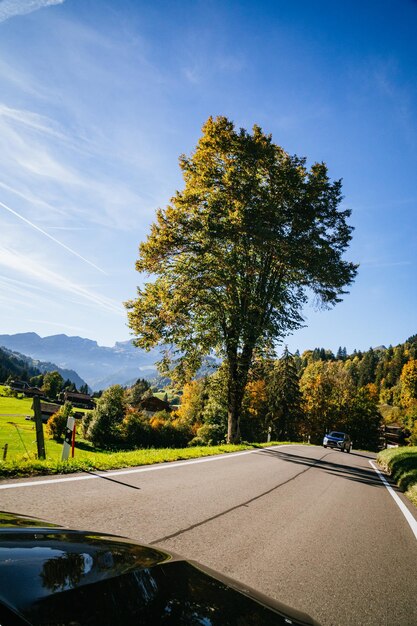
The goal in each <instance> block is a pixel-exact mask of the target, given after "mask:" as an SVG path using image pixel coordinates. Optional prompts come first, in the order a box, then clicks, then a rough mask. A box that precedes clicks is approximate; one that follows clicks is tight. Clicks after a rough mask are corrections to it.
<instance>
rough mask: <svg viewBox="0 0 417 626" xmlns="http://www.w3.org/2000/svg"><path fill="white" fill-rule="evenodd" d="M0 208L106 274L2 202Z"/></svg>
mask: <svg viewBox="0 0 417 626" xmlns="http://www.w3.org/2000/svg"><path fill="white" fill-rule="evenodd" d="M0 206H1V207H3V209H5V210H6V211H9V213H11V214H12V215H14V216H15V217H18V218H19V219H20V220H22V221H23V222H25V224H28V225H29V226H31V227H32V228H33V229H35V230H37V231H38V232H39V233H41V234H42V235H44V236H45V237H48V239H50V240H51V241H53V242H54V243H56V244H58V245H59V246H61V247H62V248H64V249H65V250H67V252H70V253H71V254H73V255H74V256H76V257H77V258H79V259H81V260H82V261H84V263H88V265H91V267H94V268H95V269H96V270H98V271H99V272H102V273H103V274H105V273H106V272H105V271H104V270H102V269H101V268H100V267H98V265H96V264H95V263H92V262H91V261H89V260H88V259H86V258H85V257H83V256H81V254H78V252H76V251H75V250H73V249H72V248H70V247H69V246H67V245H65V243H62V241H59V239H56V237H53V236H52V235H50V234H49V233H47V232H46V231H45V230H43V228H40V227H39V226H36V224H34V223H33V222H31V221H30V220H28V219H26V217H23V215H21V214H20V213H18V212H17V211H15V210H14V209H12V208H10V207H9V206H7V204H4V202H1V201H0Z"/></svg>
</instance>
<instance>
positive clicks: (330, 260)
mask: <svg viewBox="0 0 417 626" xmlns="http://www.w3.org/2000/svg"><path fill="white" fill-rule="evenodd" d="M180 168H181V170H182V172H183V177H184V182H185V185H184V189H183V190H182V191H177V192H176V194H175V196H174V197H173V198H172V200H171V203H170V204H169V205H168V206H167V208H166V209H159V210H158V212H157V216H156V221H155V223H154V224H153V225H152V227H151V232H150V234H149V236H148V238H147V240H146V241H145V242H144V243H142V244H141V245H140V249H139V252H140V254H139V259H138V261H137V263H136V268H137V270H138V271H139V272H144V273H147V274H148V275H149V276H150V277H151V280H150V281H149V282H147V283H145V284H144V286H143V287H140V288H139V289H138V294H137V298H136V299H135V300H131V301H130V302H128V303H127V308H128V316H129V324H130V326H131V328H132V329H133V331H134V333H135V334H136V335H137V338H136V344H137V345H138V346H140V347H143V348H151V347H152V346H154V345H156V344H163V345H165V347H166V352H165V358H164V359H163V360H162V361H161V369H162V371H164V370H165V371H168V370H169V371H170V374H171V376H173V377H176V378H183V379H187V378H190V377H191V376H192V375H193V374H194V373H195V371H196V370H197V368H198V367H199V365H200V364H201V361H202V358H203V356H204V355H206V354H208V353H209V352H210V351H212V350H213V349H214V350H216V351H217V353H218V354H219V355H220V356H221V357H222V358H224V359H225V362H226V364H227V371H228V385H227V386H228V392H227V395H228V441H229V442H236V441H238V440H239V415H240V409H241V404H242V399H243V395H244V389H245V385H246V382H247V377H248V371H249V368H250V365H251V361H252V356H253V354H254V350H256V349H262V346H263V345H264V344H265V343H266V342H269V341H271V340H276V339H277V338H281V337H283V336H284V335H285V334H286V333H288V332H290V331H293V330H294V329H296V328H298V327H299V326H300V325H301V323H302V321H303V320H302V316H301V310H302V306H303V305H304V303H305V301H306V299H307V296H308V294H309V293H312V294H315V296H316V297H317V302H319V303H321V304H322V305H324V306H331V305H333V304H335V303H336V302H338V301H339V300H340V298H341V295H342V294H343V293H345V287H346V286H347V285H349V284H350V283H351V282H352V280H353V279H354V277H355V274H356V266H355V265H354V264H352V263H349V262H347V261H346V260H343V259H342V255H343V253H344V252H345V251H346V249H347V246H348V244H349V242H350V239H351V231H352V227H351V226H349V225H348V224H347V219H348V217H349V215H350V212H349V211H348V210H340V208H339V204H340V202H341V181H334V182H332V181H330V179H329V176H328V172H327V167H326V165H325V164H324V163H315V164H314V165H313V166H312V167H311V168H310V169H307V167H306V161H305V159H303V158H299V157H297V156H291V155H289V154H287V153H286V152H285V151H284V150H283V149H282V148H280V147H279V146H277V145H276V144H274V143H273V141H272V138H271V136H270V135H265V134H264V133H263V132H262V130H261V129H260V128H259V127H258V126H254V128H253V131H252V133H249V132H247V131H246V130H244V129H240V130H237V129H235V127H234V125H233V123H232V122H231V121H229V120H228V119H227V118H225V117H218V118H216V119H213V118H211V117H210V118H209V119H208V121H207V122H206V123H205V124H204V126H203V134H202V136H201V138H200V140H199V141H198V144H197V147H196V149H195V151H194V152H193V153H192V154H191V156H189V157H187V156H181V158H180Z"/></svg>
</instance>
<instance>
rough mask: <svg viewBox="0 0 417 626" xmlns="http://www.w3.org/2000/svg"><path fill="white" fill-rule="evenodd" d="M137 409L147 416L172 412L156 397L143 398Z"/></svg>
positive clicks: (166, 403) (165, 403)
mask: <svg viewBox="0 0 417 626" xmlns="http://www.w3.org/2000/svg"><path fill="white" fill-rule="evenodd" d="M139 408H140V409H142V411H144V412H145V413H146V414H148V415H153V413H158V412H159V411H169V412H171V411H172V409H171V407H170V405H169V404H168V402H165V400H160V399H159V398H157V397H156V396H151V397H150V398H144V399H143V400H141V401H140V402H139Z"/></svg>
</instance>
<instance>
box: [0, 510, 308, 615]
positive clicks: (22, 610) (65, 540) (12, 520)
mask: <svg viewBox="0 0 417 626" xmlns="http://www.w3.org/2000/svg"><path fill="white" fill-rule="evenodd" d="M1 605H2V606H1ZM2 610H3V612H4V610H9V611H10V612H11V613H12V614H13V615H14V616H15V618H16V619H19V618H23V620H27V621H21V622H15V623H30V624H36V625H38V624H39V625H43V626H46V625H47V624H48V626H52V625H55V626H58V625H60V626H64V625H65V626H70V625H71V626H83V625H84V624H85V625H88V626H106V625H107V624H109V626H110V625H112V626H114V625H119V624H120V626H122V625H123V626H130V625H132V626H133V624H135V626H136V625H138V624H152V625H153V624H155V625H156V624H172V625H174V624H184V625H185V624H187V625H188V624H195V625H197V624H201V625H204V626H210V625H213V626H215V625H218V626H220V625H222V626H223V625H227V624H236V625H237V624H239V625H240V624H242V625H243V624H251V625H256V624H259V625H261V624H262V625H264V624H265V625H268V624H299V625H301V624H304V625H307V624H310V625H311V624H316V622H314V621H313V620H312V619H311V618H309V617H308V616H307V615H305V614H303V613H299V612H297V611H295V610H293V609H290V608H289V607H287V606H285V605H283V604H280V603H278V602H275V601H274V600H271V599H269V598H267V597H266V596H263V595H262V594H259V593H258V592H256V591H254V590H252V589H250V588H246V587H244V586H242V585H241V584H240V583H237V582H236V581H233V580H231V579H229V578H227V577H224V576H222V575H221V574H218V573H217V572H213V571H212V570H209V569H208V568H205V567H203V566H202V565H200V564H198V563H195V562H193V561H184V560H182V559H180V558H179V557H177V556H175V555H172V554H169V553H167V552H164V551H162V550H158V549H156V548H153V547H148V546H143V545H140V544H137V543H134V542H132V541H131V540H127V539H124V538H121V537H115V536H111V535H104V534H98V533H90V532H84V531H76V530H69V529H66V528H62V527H59V526H54V525H52V524H47V523H44V522H40V521H39V520H34V519H32V518H27V517H20V516H14V515H13V514H9V513H7V514H0V623H1V624H6V623H9V622H7V621H6V620H5V619H4V618H3V619H1V618H2Z"/></svg>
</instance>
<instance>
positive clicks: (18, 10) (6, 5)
mask: <svg viewBox="0 0 417 626" xmlns="http://www.w3.org/2000/svg"><path fill="white" fill-rule="evenodd" d="M63 2H64V0H3V2H0V22H4V21H6V20H8V19H10V18H11V17H16V15H26V14H27V13H32V12H33V11H37V10H38V9H43V8H45V7H49V6H53V5H54V4H63Z"/></svg>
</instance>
